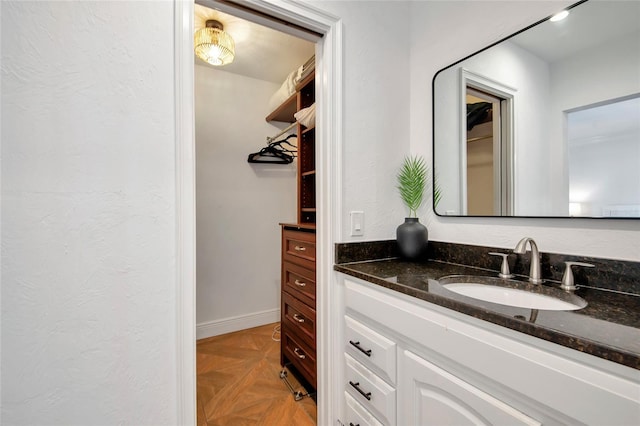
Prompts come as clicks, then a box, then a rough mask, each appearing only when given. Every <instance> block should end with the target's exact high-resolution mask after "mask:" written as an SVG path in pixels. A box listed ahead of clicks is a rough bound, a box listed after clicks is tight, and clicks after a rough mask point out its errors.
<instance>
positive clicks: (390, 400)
mask: <svg viewBox="0 0 640 426" xmlns="http://www.w3.org/2000/svg"><path fill="white" fill-rule="evenodd" d="M344 357H345V361H346V370H345V374H346V377H347V378H346V383H345V388H346V390H347V392H349V394H350V395H351V396H352V397H353V398H354V399H355V400H356V401H358V402H360V403H361V404H362V406H363V407H365V408H366V409H367V410H368V411H371V412H372V413H374V414H375V415H376V417H377V418H378V419H379V420H380V421H381V422H382V424H384V425H393V424H395V423H396V390H395V389H394V388H392V387H391V386H389V385H388V384H387V383H386V382H385V381H384V380H382V379H381V378H380V377H378V376H377V375H376V374H375V373H373V372H372V371H371V370H369V369H367V368H366V367H365V366H363V365H362V364H360V363H359V362H358V361H356V360H355V359H353V358H352V357H351V356H349V355H348V354H345V355H344Z"/></svg>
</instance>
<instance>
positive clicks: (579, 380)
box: [334, 243, 640, 425]
mask: <svg viewBox="0 0 640 426" xmlns="http://www.w3.org/2000/svg"><path fill="white" fill-rule="evenodd" d="M363 244H366V243H363ZM430 244H433V243H430ZM433 245H442V244H438V243H435V244H433ZM445 245H446V244H445ZM462 251H464V250H462ZM487 257H488V256H487ZM338 259H340V256H338ZM334 269H335V270H337V271H339V272H341V273H340V274H338V275H339V279H338V283H339V290H340V292H342V293H343V296H344V297H343V300H344V306H343V307H342V308H341V309H342V317H343V321H342V328H341V330H340V332H339V339H340V341H341V342H342V346H341V357H342V359H343V362H342V368H343V371H342V372H341V373H342V374H341V375H340V377H343V378H344V383H343V389H342V392H343V393H344V399H343V407H341V411H340V412H341V421H342V423H343V424H345V425H348V424H353V425H356V424H360V425H379V424H383V425H393V424H398V425H414V424H415V425H418V424H420V425H423V424H425V425H426V424H438V425H446V424H456V425H458V424H509V425H514V424H526V425H536V424H607V425H630V424H638V422H639V421H640V320H639V318H638V315H639V313H638V307H639V304H640V297H638V296H633V295H626V296H625V295H624V294H621V293H616V292H615V291H599V290H597V289H595V288H589V289H582V290H579V291H578V292H577V293H578V294H580V295H582V297H583V298H584V299H585V300H586V301H587V302H588V304H589V305H588V306H587V307H586V308H584V309H578V310H575V311H545V310H536V311H537V312H535V315H534V313H533V312H532V310H531V309H525V308H516V307H511V306H504V305H498V304H495V303H491V302H484V301H480V300H477V299H472V298H469V297H466V296H462V295H459V294H456V293H454V292H451V291H449V290H447V289H446V288H445V287H443V286H442V285H441V284H440V283H439V281H438V279H439V278H441V277H445V276H451V275H477V276H497V274H498V272H499V269H495V270H489V269H486V268H478V267H472V266H461V265H460V264H454V263H449V262H446V261H442V260H429V261H424V262H406V261H402V260H400V259H397V258H391V259H383V260H377V261H376V260H367V261H363V262H358V261H356V262H348V263H342V264H337V265H336V266H335V268H334ZM545 270H548V268H547V269H545ZM518 272H520V271H518ZM581 277H583V275H581ZM519 278H520V279H522V278H523V277H519ZM547 278H548V277H547ZM525 280H526V278H525ZM551 281H553V280H551ZM548 284H552V285H554V286H555V285H556V284H555V283H554V282H551V283H546V284H543V285H548Z"/></svg>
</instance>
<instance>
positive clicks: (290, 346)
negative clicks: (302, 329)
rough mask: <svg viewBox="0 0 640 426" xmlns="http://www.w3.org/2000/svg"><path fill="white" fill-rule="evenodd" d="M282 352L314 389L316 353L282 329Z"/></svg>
mask: <svg viewBox="0 0 640 426" xmlns="http://www.w3.org/2000/svg"><path fill="white" fill-rule="evenodd" d="M282 350H283V352H284V355H285V356H286V358H287V359H288V360H289V361H291V363H292V364H293V365H294V366H295V367H296V368H297V369H298V371H299V372H300V373H301V374H302V375H303V376H304V377H305V378H306V379H307V380H308V381H309V383H311V386H313V388H314V389H315V388H316V353H315V350H313V349H311V348H310V347H309V346H307V345H306V344H305V343H304V342H303V341H302V340H301V339H300V338H299V337H297V336H296V335H295V334H293V333H291V332H290V331H289V330H288V329H287V327H286V326H283V327H282Z"/></svg>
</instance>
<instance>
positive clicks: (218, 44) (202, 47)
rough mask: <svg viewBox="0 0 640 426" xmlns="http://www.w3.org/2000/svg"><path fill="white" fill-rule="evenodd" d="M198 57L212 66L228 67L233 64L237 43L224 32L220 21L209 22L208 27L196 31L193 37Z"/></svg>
mask: <svg viewBox="0 0 640 426" xmlns="http://www.w3.org/2000/svg"><path fill="white" fill-rule="evenodd" d="M193 46H194V51H195V53H196V56H198V58H200V59H202V60H203V61H205V62H207V63H208V64H211V65H226V64H230V63H231V62H233V58H234V57H235V54H236V53H235V43H234V42H233V39H232V38H231V36H230V35H229V34H227V33H226V32H224V31H223V29H222V24H221V23H220V22H218V21H213V20H210V21H207V26H206V27H205V28H201V29H199V30H198V31H196V33H195V35H194V37H193Z"/></svg>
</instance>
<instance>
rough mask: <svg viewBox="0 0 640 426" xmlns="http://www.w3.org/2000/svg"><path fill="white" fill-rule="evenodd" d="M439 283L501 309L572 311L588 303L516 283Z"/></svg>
mask: <svg viewBox="0 0 640 426" xmlns="http://www.w3.org/2000/svg"><path fill="white" fill-rule="evenodd" d="M438 281H439V282H440V284H441V285H442V286H443V287H444V288H446V289H447V290H450V291H453V292H454V293H457V294H461V295H463V296H467V297H472V298H474V299H480V300H484V301H486V302H492V303H498V304H500V305H506V306H514V307H518V308H528V309H544V310H550V311H573V310H577V309H582V308H584V307H585V306H587V302H586V301H585V300H584V299H582V298H581V297H578V296H576V295H575V294H570V293H566V292H564V291H561V290H558V289H555V288H551V287H548V286H543V285H534V284H529V283H524V282H520V281H515V280H505V279H499V278H492V277H473V276H465V275H462V276H450V277H445V278H442V279H440V280H438Z"/></svg>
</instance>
